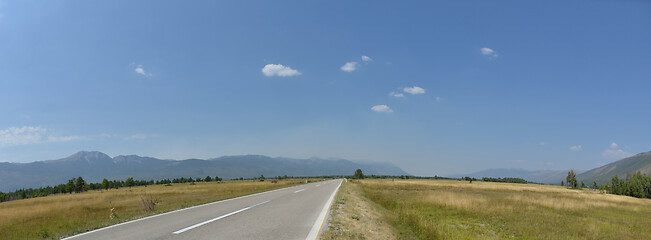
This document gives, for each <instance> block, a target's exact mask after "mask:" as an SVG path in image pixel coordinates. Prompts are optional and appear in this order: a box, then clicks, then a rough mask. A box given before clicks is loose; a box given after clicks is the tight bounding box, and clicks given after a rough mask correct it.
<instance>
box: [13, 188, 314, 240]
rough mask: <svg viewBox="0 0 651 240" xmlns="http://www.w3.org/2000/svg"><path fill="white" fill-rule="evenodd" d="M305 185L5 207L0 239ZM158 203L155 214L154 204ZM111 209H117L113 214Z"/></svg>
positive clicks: (121, 194)
mask: <svg viewBox="0 0 651 240" xmlns="http://www.w3.org/2000/svg"><path fill="white" fill-rule="evenodd" d="M300 183H305V179H302V180H301V179H288V180H280V181H278V183H271V182H270V181H264V182H260V181H225V182H222V183H217V182H208V183H196V184H195V185H190V184H189V183H183V184H173V185H172V186H165V185H153V186H147V187H133V188H120V189H111V190H108V191H104V190H102V191H89V192H85V193H78V194H58V195H52V196H48V197H40V198H33V199H24V200H17V201H10V202H3V203H0V239H43V238H46V239H49V238H56V239H58V238H60V237H63V236H70V235H73V234H75V233H80V232H85V231H88V230H92V229H96V228H100V227H104V226H108V225H112V224H115V223H119V222H124V221H128V220H131V219H135V218H140V217H143V216H147V215H153V214H157V213H162V212H168V211H172V210H176V209H180V208H185V207H190V206H194V205H199V204H203V203H208V202H213V201H218V200H223V199H228V198H233V197H238V196H243V195H247V194H252V193H257V192H263V191H267V190H272V189H278V188H283V187H288V186H293V185H298V184H300ZM143 202H146V203H152V202H153V203H156V204H155V207H154V209H153V210H151V209H150V208H148V207H151V204H144V203H143ZM111 209H114V211H113V213H111Z"/></svg>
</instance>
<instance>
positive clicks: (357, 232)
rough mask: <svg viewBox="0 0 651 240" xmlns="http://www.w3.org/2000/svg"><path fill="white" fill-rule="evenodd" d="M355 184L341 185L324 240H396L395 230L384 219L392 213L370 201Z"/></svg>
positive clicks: (322, 237) (345, 183)
mask: <svg viewBox="0 0 651 240" xmlns="http://www.w3.org/2000/svg"><path fill="white" fill-rule="evenodd" d="M352 181H354V180H349V182H346V181H344V182H343V183H341V187H340V188H339V191H338V192H337V197H336V198H335V202H334V203H333V204H332V206H331V207H330V218H329V219H328V230H327V231H326V232H325V233H324V234H323V235H322V236H321V238H320V239H323V240H331V239H333V240H334V239H338V240H347V239H369V240H371V239H373V240H374V239H377V240H382V239H396V237H397V236H396V230H395V228H394V227H393V226H391V224H389V222H388V221H387V219H386V218H385V217H384V215H386V214H388V213H387V212H388V211H387V210H386V209H383V208H382V207H381V206H379V205H377V204H376V203H374V202H373V201H371V200H370V199H368V198H367V197H366V196H365V195H364V193H363V192H362V189H361V187H360V185H359V184H355V183H353V182H352Z"/></svg>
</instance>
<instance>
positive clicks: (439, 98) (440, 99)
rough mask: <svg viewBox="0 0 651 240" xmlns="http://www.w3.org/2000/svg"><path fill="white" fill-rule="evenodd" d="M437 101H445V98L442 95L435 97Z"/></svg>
mask: <svg viewBox="0 0 651 240" xmlns="http://www.w3.org/2000/svg"><path fill="white" fill-rule="evenodd" d="M435 101H436V102H442V101H445V98H442V97H436V98H435Z"/></svg>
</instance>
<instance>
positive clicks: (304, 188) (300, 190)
mask: <svg viewBox="0 0 651 240" xmlns="http://www.w3.org/2000/svg"><path fill="white" fill-rule="evenodd" d="M304 190H305V188H303V189H301V190H298V191H294V193H299V192H302V191H304Z"/></svg>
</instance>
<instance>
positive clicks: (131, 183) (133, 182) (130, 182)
mask: <svg viewBox="0 0 651 240" xmlns="http://www.w3.org/2000/svg"><path fill="white" fill-rule="evenodd" d="M124 185H125V186H127V187H133V186H135V185H136V181H133V178H132V177H130V178H127V180H126V181H124Z"/></svg>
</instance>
